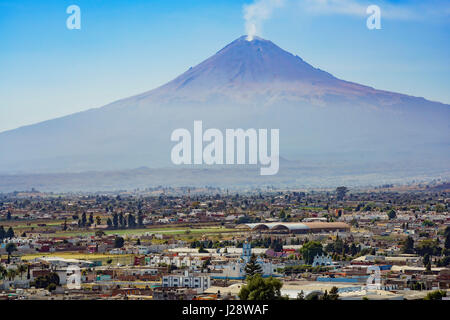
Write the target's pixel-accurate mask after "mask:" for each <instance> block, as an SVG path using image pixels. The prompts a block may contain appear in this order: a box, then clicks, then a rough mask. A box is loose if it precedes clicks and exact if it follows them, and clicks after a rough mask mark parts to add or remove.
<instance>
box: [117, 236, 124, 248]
mask: <svg viewBox="0 0 450 320" xmlns="http://www.w3.org/2000/svg"><path fill="white" fill-rule="evenodd" d="M124 243H125V240H124V239H123V238H122V237H116V238H115V239H114V248H122V247H123V245H124Z"/></svg>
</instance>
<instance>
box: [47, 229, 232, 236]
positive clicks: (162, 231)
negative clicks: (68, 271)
mask: <svg viewBox="0 0 450 320" xmlns="http://www.w3.org/2000/svg"><path fill="white" fill-rule="evenodd" d="M187 231H188V232H187ZM104 232H105V234H117V235H121V236H127V235H141V234H144V233H157V234H168V235H188V234H205V233H212V234H217V233H226V232H236V230H235V229H229V228H221V227H209V228H199V229H191V228H180V227H173V228H154V229H123V230H105V231H104ZM94 234H95V231H68V232H56V233H48V234H45V233H43V234H42V235H43V236H47V237H74V236H77V235H80V236H91V235H94Z"/></svg>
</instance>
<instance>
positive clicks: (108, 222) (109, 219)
mask: <svg viewBox="0 0 450 320" xmlns="http://www.w3.org/2000/svg"><path fill="white" fill-rule="evenodd" d="M106 224H107V225H108V229H111V228H112V226H113V223H112V220H111V218H108V220H106Z"/></svg>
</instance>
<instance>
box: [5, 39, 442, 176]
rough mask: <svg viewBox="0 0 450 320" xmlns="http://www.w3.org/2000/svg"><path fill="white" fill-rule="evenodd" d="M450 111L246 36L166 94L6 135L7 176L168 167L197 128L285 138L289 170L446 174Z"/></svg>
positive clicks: (148, 94)
mask: <svg viewBox="0 0 450 320" xmlns="http://www.w3.org/2000/svg"><path fill="white" fill-rule="evenodd" d="M449 107H450V106H449V105H447V104H442V103H438V102H432V101H428V100H426V99H424V98H419V97H413V96H408V95H404V94H398V93H393V92H388V91H381V90H376V89H374V88H371V87H368V86H364V85H360V84H356V83H352V82H348V81H344V80H341V79H338V78H336V77H334V76H333V75H331V74H329V73H327V72H326V71H323V70H320V69H318V68H315V67H313V66H311V65H310V64H308V63H307V62H305V61H304V60H303V59H302V58H300V57H299V56H296V55H293V54H291V53H289V52H287V51H285V50H283V49H281V48H279V47H278V46H276V45H275V44H274V43H272V42H271V41H268V40H265V39H262V38H258V37H255V38H254V39H253V40H252V41H248V40H247V39H246V36H242V37H240V38H238V39H236V40H235V41H233V42H231V43H230V44H228V45H227V46H225V47H224V48H223V49H221V50H220V51H218V52H217V53H216V54H214V55H213V56H211V57H210V58H208V59H206V60H205V61H203V62H202V63H200V64H198V65H197V66H195V67H192V68H190V69H189V70H187V71H186V72H184V73H183V74H181V75H180V76H178V77H177V78H175V79H174V80H172V81H170V82H168V83H166V84H164V85H162V86H161V87H158V88H156V89H153V90H150V91H148V92H144V93H142V94H139V95H136V96H132V97H129V98H125V99H122V100H119V101H116V102H113V103H111V104H108V105H106V106H103V107H100V108H95V109H91V110H88V111H85V112H80V113H76V114H72V115H69V116H65V117H62V118H57V119H53V120H49V121H45V122H41V123H38V124H35V125H31V126H26V127H21V128H18V129H15V130H11V131H6V132H3V133H0V150H2V152H1V154H0V172H1V173H3V174H19V173H22V174H25V173H26V174H29V173H52V172H53V173H56V172H59V173H75V172H85V171H105V170H126V169H133V168H139V167H143V166H145V167H149V168H163V167H164V168H167V167H171V166H172V164H171V161H170V150H171V148H172V147H173V143H172V142H171V141H170V134H171V132H172V131H173V130H175V129H177V128H188V129H190V128H192V125H193V121H194V120H202V121H203V124H204V126H205V127H206V128H207V127H211V128H218V129H222V130H224V129H227V128H244V129H246V128H268V129H270V128H277V129H280V155H281V156H282V157H283V158H284V159H288V160H286V161H285V162H284V163H285V164H286V163H290V164H292V163H314V164H317V163H321V164H323V165H324V166H325V167H327V166H328V167H327V168H335V165H336V164H337V163H338V164H339V165H340V166H341V165H344V166H345V167H346V168H366V167H368V166H371V165H374V164H376V165H383V166H385V167H386V168H392V167H393V166H395V165H399V164H400V163H402V164H405V163H406V164H407V166H408V167H409V168H411V174H413V173H418V172H419V171H420V172H424V170H425V171H426V170H433V172H440V171H448V169H449V167H448V163H449V161H448V160H449V159H450V152H449V150H450V148H449V136H450V135H449V133H450V127H449V125H448V123H449V119H450V108H449ZM402 166H403V165H402ZM341 168H342V167H341ZM282 170H283V162H282V163H281V167H280V171H282ZM330 170H331V169H330ZM333 170H334V169H333ZM421 170H422V171H421ZM327 172H328V171H327ZM324 174H326V173H324Z"/></svg>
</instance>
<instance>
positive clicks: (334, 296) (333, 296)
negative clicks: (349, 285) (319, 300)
mask: <svg viewBox="0 0 450 320" xmlns="http://www.w3.org/2000/svg"><path fill="white" fill-rule="evenodd" d="M338 292H339V289H338V288H337V287H333V288H331V290H330V294H329V297H330V300H338V299H339V294H338Z"/></svg>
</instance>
